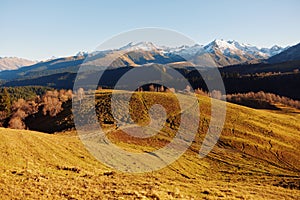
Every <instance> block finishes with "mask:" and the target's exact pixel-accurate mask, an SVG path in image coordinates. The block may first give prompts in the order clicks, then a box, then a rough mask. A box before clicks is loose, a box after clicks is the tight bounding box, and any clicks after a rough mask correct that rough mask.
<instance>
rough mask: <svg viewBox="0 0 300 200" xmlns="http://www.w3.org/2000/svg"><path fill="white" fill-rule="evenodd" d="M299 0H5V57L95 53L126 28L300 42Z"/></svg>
mask: <svg viewBox="0 0 300 200" xmlns="http://www.w3.org/2000/svg"><path fill="white" fill-rule="evenodd" d="M299 10H300V1H298V0H281V1H280V0H278V1H275V0H249V1H243V0H223V1H221V0H206V1H200V0H198V1H197V0H195V1H189V0H185V1H184V0H182V1H177V0H151V1H149V0H148V1H146V0H144V1H143V0H126V1H121V0H120V1H116V0H106V1H100V0H98V1H96V0H95V1H92V0H86V1H83V0H82V1H79V0H65V1H64V0H48V1H46V0H35V1H34V0H26V1H22V0H19V1H17V0H2V1H0V27H1V29H0V56H1V57H2V56H18V57H24V58H29V59H38V60H41V59H47V58H50V57H51V56H66V55H72V54H75V53H76V52H78V51H82V50H83V51H92V50H94V49H95V48H96V47H97V46H98V45H99V44H101V43H102V42H103V41H104V40H106V39H108V38H110V37H111V36H113V35H116V34H118V33H120V32H123V31H126V30H130V29H134V28H141V27H162V28H169V29H173V30H177V31H179V32H181V33H183V34H185V35H187V36H189V37H191V38H193V39H194V40H195V41H197V42H198V43H200V44H207V43H208V42H210V41H212V40H213V39H216V38H218V39H221V38H223V39H226V40H228V39H235V40H237V41H240V42H245V43H250V44H253V45H258V46H261V47H270V46H272V45H274V44H278V45H281V46H287V45H294V44H296V43H299V42H300V25H299V24H300V23H299V20H300V12H299Z"/></svg>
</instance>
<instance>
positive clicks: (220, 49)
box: [80, 39, 284, 66]
mask: <svg viewBox="0 0 300 200" xmlns="http://www.w3.org/2000/svg"><path fill="white" fill-rule="evenodd" d="M123 50H126V51H130V52H136V53H135V54H134V55H133V54H131V55H130V56H129V57H128V56H125V57H126V59H125V57H124V56H123V57H122V58H124V59H125V60H124V61H122V63H125V64H126V63H131V65H134V64H137V63H136V61H138V62H140V61H142V60H143V62H142V63H144V62H156V61H157V60H156V59H158V58H160V59H159V60H160V61H159V62H161V60H162V59H163V60H164V62H167V61H166V59H167V58H169V60H170V61H171V60H173V61H174V59H176V60H178V59H179V57H178V56H180V57H182V58H183V60H186V61H188V62H192V63H194V64H196V65H197V63H199V61H201V60H207V59H209V57H210V60H211V61H212V60H213V61H214V62H215V63H216V65H217V66H227V65H235V64H241V63H258V62H260V61H261V60H265V59H268V58H269V57H271V56H273V55H276V54H278V53H280V52H282V51H283V50H284V48H282V47H279V46H273V47H272V48H259V47H256V46H254V45H250V44H246V43H239V42H237V41H235V40H228V41H225V40H223V39H216V40H214V41H212V42H210V43H209V44H207V45H205V46H204V45H199V44H195V45H192V46H188V45H181V46H178V47H168V46H158V45H156V44H153V43H152V42H149V41H143V42H130V43H128V44H127V45H125V46H123V47H121V48H119V49H110V50H106V51H100V52H99V51H98V52H94V53H93V54H98V53H100V54H101V55H102V54H103V56H106V55H108V54H109V53H111V52H114V51H123ZM141 50H142V51H141ZM80 55H81V54H80ZM103 56H102V57H103ZM132 59H133V60H132ZM155 60H156V61H155ZM196 61H197V62H196ZM120 62H121V61H120ZM168 62H169V61H168ZM125 64H124V65H125ZM140 64H141V63H140Z"/></svg>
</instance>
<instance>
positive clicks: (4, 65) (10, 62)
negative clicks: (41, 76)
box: [0, 57, 36, 71]
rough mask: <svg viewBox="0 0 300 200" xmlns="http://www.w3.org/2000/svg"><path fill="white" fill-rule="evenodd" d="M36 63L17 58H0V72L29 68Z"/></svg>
mask: <svg viewBox="0 0 300 200" xmlns="http://www.w3.org/2000/svg"><path fill="white" fill-rule="evenodd" d="M35 63H36V61H32V60H27V59H24V58H17V57H0V71H2V70H14V69H18V68H20V67H24V66H29V65H33V64H35Z"/></svg>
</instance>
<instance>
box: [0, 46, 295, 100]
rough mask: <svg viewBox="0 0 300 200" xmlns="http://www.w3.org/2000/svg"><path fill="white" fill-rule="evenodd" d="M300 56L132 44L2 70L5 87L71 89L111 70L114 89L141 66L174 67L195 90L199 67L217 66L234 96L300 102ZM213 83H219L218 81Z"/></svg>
mask: <svg viewBox="0 0 300 200" xmlns="http://www.w3.org/2000/svg"><path fill="white" fill-rule="evenodd" d="M299 52H300V44H297V45H295V46H292V47H286V48H283V47H279V46H273V47H271V48H269V49H267V48H258V47H255V46H252V45H248V44H242V43H238V42H236V41H224V40H214V41H212V42H211V43H209V44H208V45H205V46H204V45H193V46H180V47H176V48H174V47H164V46H158V45H155V44H153V43H151V42H139V43H129V44H127V45H125V46H123V47H121V48H118V49H109V50H104V51H96V52H92V53H89V54H87V53H85V52H79V53H78V54H76V55H75V56H70V57H63V58H54V59H49V60H47V61H43V62H38V63H35V64H33V65H30V66H25V67H21V68H18V69H15V70H4V71H0V84H1V85H2V86H28V85H40V86H49V87H54V88H68V89H71V88H73V84H74V81H75V78H76V75H77V72H78V69H79V68H80V67H81V66H84V70H85V71H84V72H85V74H83V78H84V79H86V80H94V79H95V78H97V77H96V74H97V73H95V71H103V70H104V69H106V71H105V74H104V75H103V76H102V79H101V80H99V85H101V86H104V87H108V88H111V87H114V85H115V84H116V82H117V81H118V79H119V78H120V77H122V76H123V75H124V74H125V73H126V72H127V71H128V70H131V69H132V68H140V69H139V70H142V71H143V68H141V67H143V66H151V67H152V68H153V70H154V71H157V72H159V73H161V74H162V75H163V77H165V76H168V73H169V72H170V71H169V70H166V68H165V66H169V67H171V68H174V69H176V70H177V71H179V72H180V73H181V74H182V75H183V76H184V77H185V78H186V79H188V80H189V81H190V83H191V84H192V86H193V87H194V88H198V87H200V88H203V87H204V88H205V87H206V86H205V84H204V82H203V80H201V76H199V73H198V72H197V71H196V70H195V68H197V69H201V70H202V71H204V72H205V73H206V72H207V73H209V70H210V69H211V66H217V67H219V71H220V73H221V75H222V78H223V81H224V84H225V87H226V91H227V92H228V93H239V92H251V91H256V92H258V91H265V92H271V93H275V94H278V95H283V96H287V97H290V98H294V99H300V95H299V94H300V93H299V92H300V91H299V88H298V85H299V84H300V82H299V81H300V79H299V75H300V73H298V72H299V70H300V67H299V66H300V57H299V55H300V53H299ZM103 67H104V68H103ZM107 67H108V68H107ZM81 69H82V68H81ZM210 79H211V80H212V81H214V77H210Z"/></svg>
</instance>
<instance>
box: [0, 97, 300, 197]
mask: <svg viewBox="0 0 300 200" xmlns="http://www.w3.org/2000/svg"><path fill="white" fill-rule="evenodd" d="M109 95H110V94H109V93H107V92H102V93H99V94H98V95H97V98H99V101H100V100H102V101H103V103H100V104H99V106H100V109H103V110H102V111H103V113H105V112H104V109H106V108H107V105H106V104H105V103H107V101H106V100H105V98H104V97H106V96H109ZM136 95H137V96H135V97H134V98H133V99H134V100H133V101H132V105H133V106H132V108H133V110H134V108H135V106H137V105H139V104H140V103H141V102H142V103H143V104H144V106H145V107H146V108H147V107H149V106H150V105H151V104H153V103H154V102H157V101H158V102H161V103H162V104H165V106H166V110H168V111H169V113H171V114H170V116H169V117H173V118H172V120H171V121H170V122H178V121H177V119H176V115H177V113H176V109H177V107H176V102H173V103H174V104H175V106H170V103H168V102H169V101H173V100H172V99H173V97H172V96H171V95H170V94H166V93H163V94H162V93H161V94H160V93H143V94H141V93H138V94H136ZM149 97H150V98H149ZM199 98H200V109H201V121H200V128H199V132H198V133H197V135H196V138H195V141H194V142H193V144H192V145H191V147H190V148H189V149H188V151H187V152H186V153H185V154H184V155H183V156H182V157H180V159H179V160H177V161H176V162H174V163H173V164H172V165H169V166H167V167H166V168H164V169H162V170H159V171H156V172H151V173H144V174H126V173H121V172H118V171H116V170H114V169H111V168H108V167H106V166H104V165H103V164H101V163H99V162H97V161H96V160H95V159H94V158H93V157H92V156H91V155H90V154H89V153H88V152H87V150H86V149H85V148H84V146H83V145H82V143H81V142H80V140H79V139H78V137H77V135H76V132H75V131H68V132H63V133H57V134H44V133H39V132H34V131H25V130H23V131H20V130H12V129H4V128H1V129H0V159H1V161H2V162H1V163H0V174H1V175H0V190H1V192H0V198H1V199H12V198H16V199H24V198H26V197H27V198H54V199H82V198H84V199H118V198H121V197H123V198H124V199H176V198H177V199H192V198H194V199H222V198H223V199H224V198H226V199H297V198H300V167H299V166H300V150H299V144H300V135H299V132H300V124H299V120H300V115H299V113H297V112H298V111H297V110H293V111H292V112H291V111H286V113H284V112H281V111H267V110H255V109H250V108H246V107H242V106H237V105H234V104H228V108H227V117H226V124H225V127H224V130H223V132H222V135H221V138H220V140H219V142H218V144H217V145H216V146H215V147H214V149H213V151H212V152H210V153H209V154H208V156H207V157H205V158H203V159H200V158H199V156H198V152H199V148H200V144H201V141H202V140H203V138H204V136H205V133H206V131H207V128H208V122H209V120H210V99H209V98H207V97H199ZM101 105H102V106H101ZM104 105H106V106H104ZM109 112H110V111H109V110H106V113H109ZM133 113H134V116H140V117H137V118H136V119H135V120H136V121H137V122H139V123H143V122H145V121H147V120H148V119H147V116H146V115H145V113H144V111H143V109H139V111H137V112H133ZM103 116H104V115H103ZM141 119H142V120H141ZM45 123H46V122H45ZM171 124H172V126H171ZM102 125H103V126H104V125H105V126H106V127H108V128H109V129H110V132H109V137H110V138H111V139H112V140H113V141H114V142H115V143H116V144H117V145H118V146H121V147H122V148H124V149H126V150H132V151H149V150H152V149H156V148H159V147H161V146H163V145H165V144H166V143H168V142H169V141H170V140H171V139H172V135H173V134H174V133H175V130H176V126H177V124H176V123H167V124H166V126H165V127H164V128H163V129H162V131H161V132H160V133H159V134H158V135H157V136H155V137H153V138H150V139H149V138H148V139H137V138H133V137H130V136H128V135H125V134H124V133H122V131H120V130H119V129H117V130H115V127H114V125H111V124H110V123H103V124H102Z"/></svg>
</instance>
